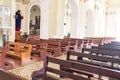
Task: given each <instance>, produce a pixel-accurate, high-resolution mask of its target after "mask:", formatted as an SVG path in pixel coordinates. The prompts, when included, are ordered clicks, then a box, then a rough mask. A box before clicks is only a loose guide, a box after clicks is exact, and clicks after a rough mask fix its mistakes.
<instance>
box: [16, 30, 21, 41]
mask: <svg viewBox="0 0 120 80" xmlns="http://www.w3.org/2000/svg"><path fill="white" fill-rule="evenodd" d="M20 39H21V32H20V31H16V32H15V40H20Z"/></svg>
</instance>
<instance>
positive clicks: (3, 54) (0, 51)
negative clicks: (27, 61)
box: [0, 47, 13, 70]
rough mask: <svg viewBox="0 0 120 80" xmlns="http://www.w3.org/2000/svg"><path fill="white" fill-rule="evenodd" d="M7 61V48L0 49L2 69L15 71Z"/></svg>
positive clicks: (0, 65)
mask: <svg viewBox="0 0 120 80" xmlns="http://www.w3.org/2000/svg"><path fill="white" fill-rule="evenodd" d="M5 60H6V47H3V48H0V68H1V69H4V70H10V69H13V65H12V64H11V63H9V62H7V61H5Z"/></svg>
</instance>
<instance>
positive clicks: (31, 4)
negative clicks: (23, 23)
mask: <svg viewBox="0 0 120 80" xmlns="http://www.w3.org/2000/svg"><path fill="white" fill-rule="evenodd" d="M34 6H37V7H38V8H39V9H40V13H41V6H40V4H39V2H38V1H35V2H31V3H30V5H29V9H28V26H29V27H28V34H29V32H30V24H29V22H30V15H31V14H30V11H31V9H32V8H33V7H34ZM40 16H41V14H40ZM40 21H41V20H40ZM40 23H41V22H40Z"/></svg>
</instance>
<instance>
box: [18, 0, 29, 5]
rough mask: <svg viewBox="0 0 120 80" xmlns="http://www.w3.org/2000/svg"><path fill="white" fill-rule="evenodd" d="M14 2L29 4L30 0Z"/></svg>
mask: <svg viewBox="0 0 120 80" xmlns="http://www.w3.org/2000/svg"><path fill="white" fill-rule="evenodd" d="M16 2H18V3H22V4H29V3H30V0H16Z"/></svg>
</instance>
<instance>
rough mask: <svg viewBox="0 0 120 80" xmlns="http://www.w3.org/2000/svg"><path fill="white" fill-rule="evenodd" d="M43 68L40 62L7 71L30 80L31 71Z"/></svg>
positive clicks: (63, 56) (62, 57) (63, 57)
mask: <svg viewBox="0 0 120 80" xmlns="http://www.w3.org/2000/svg"><path fill="white" fill-rule="evenodd" d="M65 56H66V55H62V56H60V57H58V58H61V59H65ZM42 66H43V61H40V62H34V63H32V64H29V65H26V66H22V67H18V68H15V69H12V70H9V71H10V72H12V73H14V74H17V75H19V76H22V77H24V78H26V79H27V80H31V74H32V72H33V71H35V70H40V69H41V68H42ZM51 66H52V67H56V68H58V66H56V65H53V64H51Z"/></svg>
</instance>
